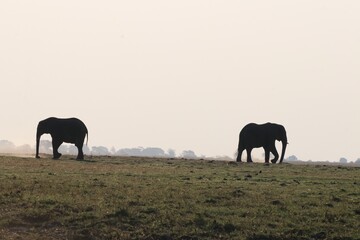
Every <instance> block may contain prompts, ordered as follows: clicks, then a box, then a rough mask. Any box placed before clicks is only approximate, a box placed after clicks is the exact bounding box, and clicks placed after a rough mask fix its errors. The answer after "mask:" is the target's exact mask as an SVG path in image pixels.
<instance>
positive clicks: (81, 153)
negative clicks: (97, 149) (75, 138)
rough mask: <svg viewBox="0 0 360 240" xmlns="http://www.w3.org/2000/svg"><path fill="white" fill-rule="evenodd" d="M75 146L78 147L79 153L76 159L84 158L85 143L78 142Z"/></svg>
mask: <svg viewBox="0 0 360 240" xmlns="http://www.w3.org/2000/svg"><path fill="white" fill-rule="evenodd" d="M75 146H76V147H77V149H78V155H77V157H76V160H84V153H83V143H77V144H75Z"/></svg>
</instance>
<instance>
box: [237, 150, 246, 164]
mask: <svg viewBox="0 0 360 240" xmlns="http://www.w3.org/2000/svg"><path fill="white" fill-rule="evenodd" d="M243 151H244V149H240V150H238V156H237V158H236V161H237V162H241V155H242V152H243Z"/></svg>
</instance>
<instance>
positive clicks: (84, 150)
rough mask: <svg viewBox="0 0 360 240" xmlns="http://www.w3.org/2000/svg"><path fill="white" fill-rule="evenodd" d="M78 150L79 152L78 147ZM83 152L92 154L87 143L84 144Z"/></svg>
mask: <svg viewBox="0 0 360 240" xmlns="http://www.w3.org/2000/svg"><path fill="white" fill-rule="evenodd" d="M76 152H77V149H76ZM83 152H84V154H86V155H90V154H91V151H90V148H89V147H88V146H87V145H84V146H83Z"/></svg>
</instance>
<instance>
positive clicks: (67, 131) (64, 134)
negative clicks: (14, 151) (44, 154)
mask: <svg viewBox="0 0 360 240" xmlns="http://www.w3.org/2000/svg"><path fill="white" fill-rule="evenodd" d="M44 133H48V134H50V135H51V138H52V147H53V159H59V158H60V157H61V153H59V152H58V148H59V147H60V145H61V144H62V143H63V142H66V143H74V144H75V146H76V147H77V148H78V155H77V158H76V159H77V160H83V159H84V153H83V150H82V148H83V144H84V139H85V136H86V137H87V139H86V144H87V142H88V138H89V135H88V130H87V128H86V126H85V124H84V123H83V122H82V121H81V120H79V119H77V118H65V119H62V118H55V117H50V118H47V119H44V120H42V121H40V122H39V124H38V126H37V131H36V158H40V156H39V145H40V137H41V135H43V134H44Z"/></svg>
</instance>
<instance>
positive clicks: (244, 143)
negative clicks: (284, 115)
mask: <svg viewBox="0 0 360 240" xmlns="http://www.w3.org/2000/svg"><path fill="white" fill-rule="evenodd" d="M275 140H278V141H281V142H282V152H281V157H280V162H279V163H282V161H283V159H284V155H285V150H286V146H287V144H288V142H287V136H286V130H285V128H284V126H282V125H279V124H275V123H265V124H260V125H259V124H256V123H249V124H247V125H246V126H245V127H244V128H243V129H242V130H241V131H240V134H239V146H238V156H237V159H236V161H237V162H241V154H242V152H243V151H244V149H246V153H247V162H252V159H251V151H252V149H253V148H259V147H263V148H264V150H265V163H266V164H268V163H269V158H270V152H271V153H272V154H273V155H274V159H272V160H271V162H272V163H276V162H277V160H278V159H279V154H278V152H277V150H276V147H275Z"/></svg>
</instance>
